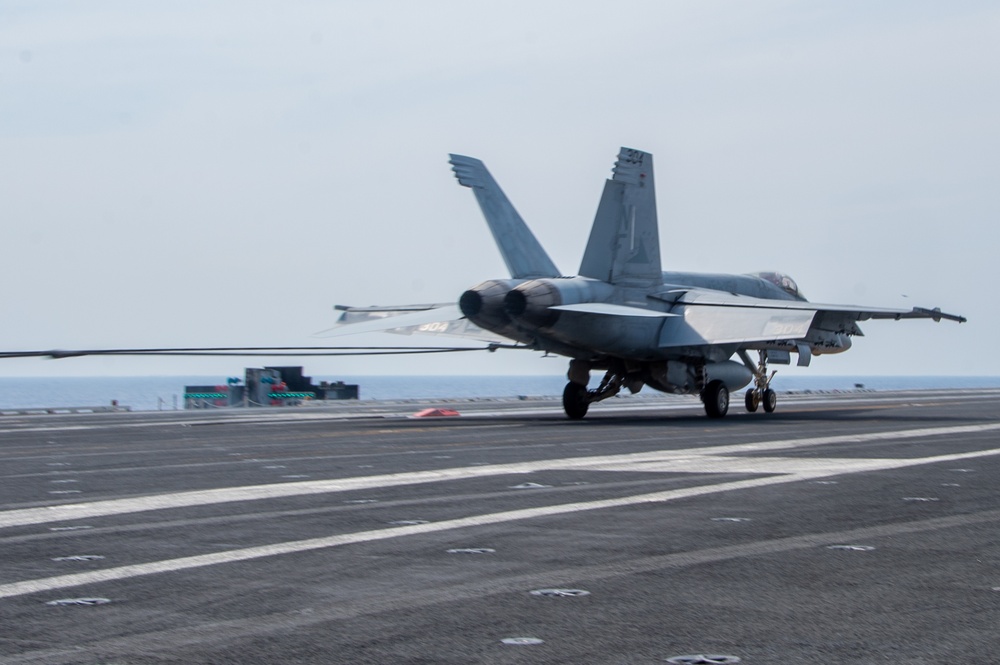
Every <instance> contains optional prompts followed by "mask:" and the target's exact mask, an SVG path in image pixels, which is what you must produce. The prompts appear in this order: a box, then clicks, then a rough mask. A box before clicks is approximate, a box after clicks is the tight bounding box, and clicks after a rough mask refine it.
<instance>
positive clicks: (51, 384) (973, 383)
mask: <svg viewBox="0 0 1000 665" xmlns="http://www.w3.org/2000/svg"><path fill="white" fill-rule="evenodd" d="M321 380H325V381H338V380H340V381H344V382H345V383H356V384H358V385H359V386H361V389H360V394H361V399H362V400H379V399H381V400H396V399H423V398H442V399H443V398H477V397H478V398H485V397H520V396H530V397H539V396H550V395H561V394H562V390H563V386H564V385H565V384H566V378H565V376H564V375H562V374H561V373H560V374H557V375H553V376H338V377H327V376H314V377H313V383H319V382H320V381H321ZM596 381H597V378H596V377H595V378H593V379H591V385H592V386H593V385H596ZM220 383H225V380H220V379H219V377H217V376H211V377H207V376H133V377H121V376H117V377H100V376H95V377H63V378H59V377H44V378H43V377H29V378H12V377H0V409H19V408H20V409H25V408H35V407H85V406H104V405H110V404H111V401H112V400H117V401H118V403H119V404H120V405H122V406H128V407H131V408H132V409H133V410H135V411H155V410H164V411H166V410H171V409H174V408H178V409H182V408H183V407H184V387H185V386H189V385H191V386H194V385H202V386H204V385H218V384H220ZM859 384H860V385H861V386H863V387H864V388H865V389H870V390H910V389H921V388H1000V377H995V376H994V377H989V376H866V377H857V376H851V377H846V376H809V377H804V376H786V377H782V378H781V380H780V381H776V382H775V389H776V390H778V391H779V392H783V391H796V392H801V391H806V390H809V391H845V390H855V389H857V386H858V385H859ZM647 392H648V393H653V394H655V391H652V390H650V389H649V388H646V389H644V390H643V394H646V393H647Z"/></svg>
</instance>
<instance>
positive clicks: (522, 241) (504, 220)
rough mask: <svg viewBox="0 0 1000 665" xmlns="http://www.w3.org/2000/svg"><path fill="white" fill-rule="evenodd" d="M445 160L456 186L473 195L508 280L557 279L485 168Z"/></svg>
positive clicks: (466, 160)
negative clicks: (490, 233)
mask: <svg viewBox="0 0 1000 665" xmlns="http://www.w3.org/2000/svg"><path fill="white" fill-rule="evenodd" d="M449 157H450V158H451V159H450V160H449V161H450V163H451V166H452V170H453V171H455V177H456V178H458V182H459V184H460V185H463V186H465V187H470V188H471V189H472V192H473V194H475V195H476V201H478V202H479V208H480V209H481V210H482V211H483V216H484V217H486V222H487V224H489V226H490V231H491V232H492V233H493V239H494V240H495V241H496V243H497V247H498V248H499V249H500V254H501V255H502V256H503V260H504V263H505V264H507V269H508V270H509V271H510V276H511V277H513V278H515V279H535V278H539V277H559V276H560V275H561V273H560V272H559V269H558V268H556V265H555V264H554V263H552V259H550V258H549V255H548V254H546V253H545V249H543V248H542V245H541V244H540V243H539V242H538V239H537V238H535V235H534V234H533V233H532V232H531V229H529V228H528V225H527V224H525V223H524V220H523V219H521V215H520V214H518V212H517V210H515V209H514V206H513V205H512V204H511V202H510V201H509V200H508V199H507V195H506V194H504V193H503V190H502V189H500V185H498V184H497V182H496V181H495V180H494V179H493V176H492V175H490V172H489V171H487V170H486V165H485V164H483V163H482V162H481V161H480V160H478V159H475V158H473V157H466V156H464V155H449Z"/></svg>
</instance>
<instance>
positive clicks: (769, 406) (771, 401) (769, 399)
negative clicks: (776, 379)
mask: <svg viewBox="0 0 1000 665" xmlns="http://www.w3.org/2000/svg"><path fill="white" fill-rule="evenodd" d="M763 397H764V398H763V399H762V400H761V402H763V403H764V410H765V411H767V412H768V413H774V409H775V408H776V407H777V406H778V393H776V392H774V391H773V390H771V389H770V388H768V389H767V390H765V391H764V396H763Z"/></svg>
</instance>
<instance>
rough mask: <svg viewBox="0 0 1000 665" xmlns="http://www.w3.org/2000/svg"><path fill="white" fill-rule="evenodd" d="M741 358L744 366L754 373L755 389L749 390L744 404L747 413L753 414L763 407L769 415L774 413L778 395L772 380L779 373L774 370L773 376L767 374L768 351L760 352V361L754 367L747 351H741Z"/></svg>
mask: <svg viewBox="0 0 1000 665" xmlns="http://www.w3.org/2000/svg"><path fill="white" fill-rule="evenodd" d="M739 353H740V358H742V360H743V364H744V365H746V366H747V367H748V368H749V369H750V371H751V372H753V383H754V387H753V388H748V389H747V392H746V395H745V398H744V404H745V406H746V407H747V411H749V412H750V413H753V412H755V411H756V410H757V408H758V407H761V406H763V407H764V411H766V412H767V413H774V409H775V408H776V407H777V406H778V394H777V393H776V392H774V391H773V390H772V389H771V379H773V378H774V375H775V374H777V373H778V371H777V370H772V371H771V375H770V376H768V374H767V351H758V354H760V360H758V361H757V364H756V365H754V364H753V363H752V362H751V361H750V358H749V357H748V356H747V353H746V351H740V352H739Z"/></svg>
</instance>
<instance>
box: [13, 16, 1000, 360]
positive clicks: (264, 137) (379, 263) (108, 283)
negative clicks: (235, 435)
mask: <svg viewBox="0 0 1000 665" xmlns="http://www.w3.org/2000/svg"><path fill="white" fill-rule="evenodd" d="M998 36H1000V8H998V7H997V5H996V3H993V2H962V1H955V2H947V3H945V2H919V1H915V0H906V1H897V2H891V1H890V2H878V3H873V2H868V1H857V2H850V1H846V2H845V1H837V2H825V3H824V2H791V1H759V2H735V1H734V2H705V1H703V0H691V1H678V2H665V1H655V0H650V1H633V2H629V1H620V2H615V3H610V2H590V1H573V2H543V1H539V0H531V1H530V2H528V1H525V2H518V1H514V2H503V3H479V2H468V1H466V2H457V1H434V0H425V1H424V2H404V1H398V2H360V1H358V2H348V1H343V2H333V1H323V2H289V1H283V2H237V1H235V0H230V1H226V0H219V1H216V2H211V1H209V2H205V1H201V0H199V1H197V2H194V1H183V0H180V1H173V2H162V3H137V2H133V1H126V0H122V1H119V2H114V1H107V0H91V1H90V2H86V3H81V2H70V1H66V2H45V1H38V0H31V1H24V2H19V1H14V0H7V1H5V2H4V3H3V4H2V5H0V214H2V229H3V244H2V251H3V261H4V275H5V280H4V288H3V290H2V295H0V299H2V303H3V312H4V325H3V330H2V333H0V340H2V344H0V347H2V348H5V349H21V350H24V349H48V348H88V347H89V348H94V347H98V348H99V347H104V348H107V347H128V346H132V347H134V346H184V345H197V346H203V345H220V344H221V345H248V344H254V345H256V344H262V345H307V344H314V343H329V342H330V340H317V339H314V338H313V337H311V335H312V333H315V332H316V331H319V330H322V329H325V328H329V327H330V326H331V325H332V324H333V322H334V319H335V313H334V312H333V311H332V309H331V307H332V305H333V304H335V303H343V304H354V305H369V304H403V303H419V302H448V301H454V300H456V299H457V297H458V295H459V294H460V293H461V292H462V291H463V290H464V289H466V288H468V287H470V286H472V285H473V284H476V283H478V282H480V281H482V280H484V279H488V278H496V277H504V276H506V272H505V269H504V265H503V262H502V260H501V258H500V255H499V253H498V252H497V250H496V248H495V246H494V244H493V241H492V238H491V237H490V234H489V231H488V229H487V227H486V225H485V223H484V221H483V219H482V217H481V215H480V212H479V209H478V207H477V205H476V203H475V199H474V197H473V195H472V193H471V192H470V191H469V190H468V189H465V188H462V187H459V186H458V184H457V183H456V181H455V180H454V178H453V177H452V174H451V172H450V170H449V167H448V164H447V154H448V153H449V152H456V153H462V154H468V155H472V156H475V157H479V158H480V159H482V160H484V161H485V162H486V164H487V166H488V167H489V168H490V170H491V172H492V173H493V175H494V177H495V178H496V179H497V180H498V181H499V182H500V184H501V186H503V188H504V189H505V191H506V192H507V194H508V196H509V197H510V198H511V200H512V201H513V202H514V204H515V205H516V206H517V208H518V210H519V211H520V212H521V214H522V216H523V217H524V218H525V220H526V221H527V222H528V224H529V225H530V226H531V227H532V228H533V229H534V231H535V233H536V235H537V236H538V238H539V240H540V241H541V242H542V244H543V245H544V246H545V247H546V248H547V249H548V251H549V254H550V255H551V256H552V258H553V260H554V261H555V262H556V264H557V265H558V266H559V267H560V269H561V270H562V271H563V272H565V273H567V274H574V273H575V272H576V270H577V268H578V266H579V261H580V257H581V255H582V252H583V248H584V245H585V243H586V240H587V236H588V233H589V229H590V224H591V222H592V220H593V215H594V211H595V209H596V206H597V202H598V199H599V198H600V193H601V189H602V187H603V182H604V180H605V178H607V177H609V176H610V167H611V166H612V164H613V162H614V158H615V155H616V154H617V151H618V148H619V146H629V147H634V148H639V149H642V150H646V151H648V152H651V153H653V155H654V157H655V164H656V185H657V197H658V202H659V218H660V227H661V230H660V234H661V243H662V246H663V247H662V255H663V263H664V268H665V269H671V270H691V271H705V272H736V273H739V272H750V271H757V270H770V269H773V270H780V271H783V272H786V273H789V274H790V275H792V276H793V277H794V278H795V279H796V281H797V282H798V283H799V286H800V287H801V288H802V290H803V291H804V292H805V294H806V296H807V297H808V298H809V299H810V300H814V301H821V302H832V303H852V304H864V305H872V306H886V307H898V306H902V307H907V308H908V307H911V306H913V305H919V306H928V307H934V306H940V307H941V308H942V309H945V310H946V311H951V312H956V313H960V314H963V315H966V316H968V317H969V323H967V324H963V325H961V326H959V325H956V324H951V323H941V324H934V323H932V322H929V321H908V322H869V323H867V324H866V325H863V326H862V327H863V328H864V331H865V333H866V337H864V338H862V339H857V340H855V346H854V348H853V349H852V350H851V351H850V352H848V353H847V354H845V355H842V356H839V357H838V356H827V357H821V358H818V359H815V360H814V362H813V366H812V367H811V368H810V370H809V371H810V372H812V373H815V374H865V375H872V374H986V375H1000V361H998V359H997V355H996V353H995V352H994V344H993V341H994V337H995V334H996V332H997V331H998V330H1000V312H998V307H997V305H996V300H997V296H996V291H997V289H998V283H1000V280H998V277H1000V268H998V258H997V254H998V247H1000V233H998V230H997V229H998V224H1000V219H998V213H1000V178H998V175H1000V168H998V167H1000V122H998V118H1000V37H998ZM397 339H398V338H397V337H393V336H386V335H377V336H365V337H359V338H356V339H351V338H340V339H338V340H336V341H337V343H340V342H341V341H347V342H356V343H382V344H385V343H390V344H391V343H394V342H396V341H397ZM425 339H426V340H427V342H428V343H431V344H435V343H441V342H446V339H445V338H434V337H428V338H425ZM260 362H263V361H260ZM256 363H257V361H245V360H243V359H224V360H211V361H206V360H197V359H191V360H177V359H124V358H120V359H71V360H62V361H45V360H17V361H9V360H8V361H0V376H28V375H72V374H76V375H80V374H83V375H86V374H102V373H104V374H126V375H127V374H220V375H222V376H230V375H234V374H238V373H239V370H240V369H241V368H242V367H243V366H245V365H250V364H256ZM271 364H305V365H306V369H307V373H309V374H312V375H337V374H364V373H377V374H395V373H411V374H434V373H444V374H454V373H485V374H500V373H552V374H558V373H561V372H563V371H564V368H565V363H564V361H563V360H552V359H544V360H543V359H540V358H539V355H538V354H535V353H531V352H525V353H518V352H508V353H496V354H485V353H484V354H482V355H481V356H478V355H477V356H476V357H470V355H469V354H462V355H461V356H458V357H448V358H443V357H417V358H410V359H405V360H400V359H368V360H357V359H347V360H342V359H307V360H302V361H294V360H293V361H281V362H280V363H278V362H271ZM793 371H794V370H793Z"/></svg>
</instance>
